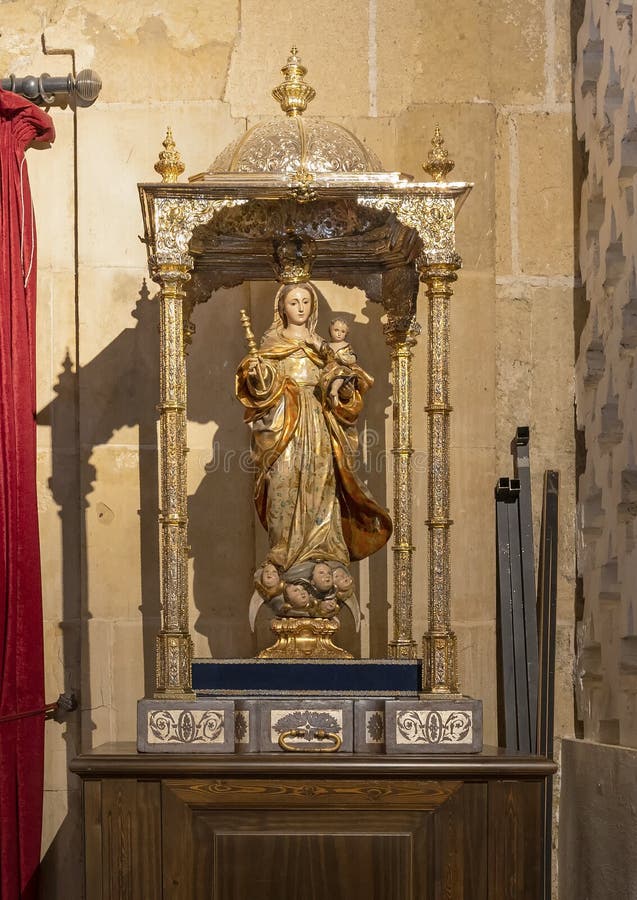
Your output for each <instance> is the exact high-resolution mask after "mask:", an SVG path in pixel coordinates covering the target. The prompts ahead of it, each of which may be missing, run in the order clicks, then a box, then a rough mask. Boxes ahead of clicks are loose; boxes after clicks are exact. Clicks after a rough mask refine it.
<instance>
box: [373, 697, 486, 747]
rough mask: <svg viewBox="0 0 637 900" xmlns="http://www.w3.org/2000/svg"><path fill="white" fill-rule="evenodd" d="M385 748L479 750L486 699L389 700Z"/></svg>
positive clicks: (386, 705) (386, 714)
mask: <svg viewBox="0 0 637 900" xmlns="http://www.w3.org/2000/svg"><path fill="white" fill-rule="evenodd" d="M385 742H386V743H385V751H386V753H388V754H403V753H421V754H429V753H479V752H480V751H481V750H482V701H481V700H473V699H471V698H470V697H451V698H448V699H445V698H440V699H435V700H434V699H432V700H429V699H423V700H388V701H387V702H386V703H385Z"/></svg>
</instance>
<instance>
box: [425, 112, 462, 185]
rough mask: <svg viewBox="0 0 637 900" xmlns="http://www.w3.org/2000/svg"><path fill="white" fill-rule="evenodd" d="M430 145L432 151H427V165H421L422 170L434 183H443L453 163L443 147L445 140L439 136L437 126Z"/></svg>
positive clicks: (438, 127)
mask: <svg viewBox="0 0 637 900" xmlns="http://www.w3.org/2000/svg"><path fill="white" fill-rule="evenodd" d="M431 143H432V145H433V150H430V151H429V155H428V156H427V165H425V164H424V163H423V169H424V170H425V172H428V173H429V175H431V177H432V178H433V180H434V181H444V180H445V178H446V177H447V175H448V174H449V172H451V170H452V169H453V167H454V166H455V162H454V161H453V160H452V159H449V152H448V150H447V148H446V147H445V139H444V138H443V136H442V135H441V134H440V126H439V125H436V128H435V130H434V136H433V138H432V139H431Z"/></svg>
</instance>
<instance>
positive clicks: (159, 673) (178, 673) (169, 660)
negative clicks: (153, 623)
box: [154, 631, 194, 700]
mask: <svg viewBox="0 0 637 900" xmlns="http://www.w3.org/2000/svg"><path fill="white" fill-rule="evenodd" d="M191 665H192V639H191V637H190V635H189V634H188V632H180V631H177V632H174V631H160V632H159V634H158V635H157V637H156V638H155V666H156V668H155V679H156V681H155V684H156V687H155V694H154V696H155V698H156V699H158V700H160V699H162V698H165V697H170V698H171V699H173V700H179V699H182V700H189V699H191V698H192V697H193V696H194V693H193V690H192V670H191Z"/></svg>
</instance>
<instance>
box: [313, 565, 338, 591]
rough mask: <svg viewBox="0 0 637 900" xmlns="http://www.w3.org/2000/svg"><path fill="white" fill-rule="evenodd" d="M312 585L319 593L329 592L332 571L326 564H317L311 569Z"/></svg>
mask: <svg viewBox="0 0 637 900" xmlns="http://www.w3.org/2000/svg"><path fill="white" fill-rule="evenodd" d="M312 584H313V585H314V586H315V587H316V588H318V589H319V591H329V589H330V588H331V587H332V585H333V584H334V580H333V578H332V570H331V569H330V567H329V566H328V564H327V563H317V564H316V565H315V566H314V568H313V569H312Z"/></svg>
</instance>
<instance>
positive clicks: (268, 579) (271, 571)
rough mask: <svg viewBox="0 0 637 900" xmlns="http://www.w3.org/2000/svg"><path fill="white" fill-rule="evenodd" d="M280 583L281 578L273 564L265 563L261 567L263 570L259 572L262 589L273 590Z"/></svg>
mask: <svg viewBox="0 0 637 900" xmlns="http://www.w3.org/2000/svg"><path fill="white" fill-rule="evenodd" d="M280 581H281V578H280V576H279V572H278V569H277V567H276V566H275V565H274V563H271V562H267V563H266V564H265V565H264V566H263V570H262V571H261V584H262V585H263V587H265V588H268V589H270V590H271V589H272V588H275V587H276V586H277V585H278V584H279V582H280Z"/></svg>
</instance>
